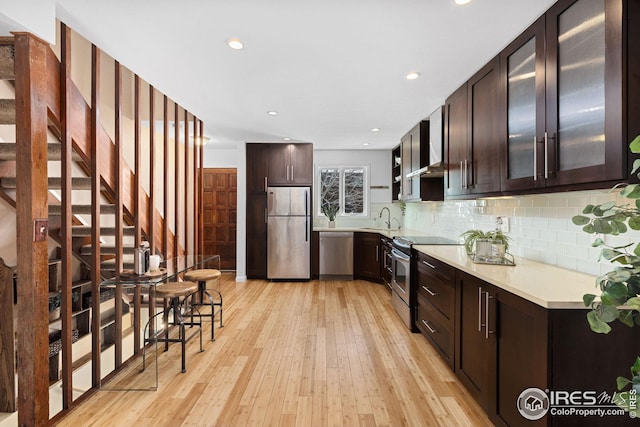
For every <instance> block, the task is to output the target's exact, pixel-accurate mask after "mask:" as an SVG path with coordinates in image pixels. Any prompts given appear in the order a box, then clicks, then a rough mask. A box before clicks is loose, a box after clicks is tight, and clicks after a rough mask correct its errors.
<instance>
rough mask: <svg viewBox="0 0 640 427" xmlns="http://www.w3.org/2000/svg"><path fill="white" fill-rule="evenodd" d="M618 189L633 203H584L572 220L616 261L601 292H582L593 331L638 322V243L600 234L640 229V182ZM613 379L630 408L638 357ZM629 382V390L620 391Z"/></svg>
mask: <svg viewBox="0 0 640 427" xmlns="http://www.w3.org/2000/svg"><path fill="white" fill-rule="evenodd" d="M629 148H630V150H631V152H632V153H634V154H640V136H637V137H636V138H635V139H634V140H633V141H632V142H631V144H630V145H629ZM639 170H640V159H636V160H635V161H634V162H633V169H632V170H631V174H632V175H633V174H636V176H638V178H640V173H639V172H638V171H639ZM619 188H622V190H621V191H620V196H621V197H624V198H627V199H630V200H633V201H634V202H633V203H632V204H624V205H622V204H621V205H618V204H616V202H615V201H610V202H607V203H603V204H600V205H587V206H585V207H584V209H583V211H582V215H576V216H574V217H573V218H572V221H573V223H574V224H575V225H578V226H582V230H583V231H584V232H585V233H589V234H595V235H596V238H595V240H594V241H593V243H592V246H593V247H599V248H601V251H600V257H599V259H598V260H602V259H605V260H607V261H610V262H611V263H614V264H619V266H616V267H615V268H614V269H613V270H611V271H609V272H607V273H605V274H604V275H602V276H600V277H598V278H597V279H596V287H597V288H599V289H600V295H595V294H585V295H584V296H583V297H582V299H583V301H584V305H585V306H586V307H589V308H591V311H590V312H589V313H588V314H587V321H588V322H589V326H590V327H591V330H592V331H594V332H596V333H600V334H608V333H609V332H611V326H609V323H611V322H614V321H615V320H619V321H620V322H622V323H623V324H624V325H627V326H629V327H633V326H634V325H640V242H636V243H629V244H627V245H623V246H610V245H607V244H606V243H605V241H604V240H603V239H602V238H601V237H600V235H607V234H609V235H612V236H617V235H619V234H622V233H626V232H627V231H628V229H629V228H630V229H632V230H640V184H629V185H625V184H618V185H616V186H614V187H613V188H612V189H611V191H612V192H613V191H616V190H618V189H619ZM632 247H633V248H632ZM629 249H631V252H630V251H629ZM598 297H599V298H598ZM616 382H617V386H618V390H619V391H620V392H618V393H616V394H615V396H614V401H615V403H616V404H617V405H618V406H619V407H621V408H624V409H625V410H626V411H629V397H630V394H631V393H632V392H633V394H635V393H639V392H640V357H636V360H635V362H634V364H633V365H632V366H631V379H627V378H624V377H618V378H617V380H616ZM629 385H631V390H632V391H622V390H624V389H625V388H626V387H627V386H629Z"/></svg>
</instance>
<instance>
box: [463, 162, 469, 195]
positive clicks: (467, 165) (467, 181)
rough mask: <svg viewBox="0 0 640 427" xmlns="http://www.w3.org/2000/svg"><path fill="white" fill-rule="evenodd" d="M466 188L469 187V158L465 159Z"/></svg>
mask: <svg viewBox="0 0 640 427" xmlns="http://www.w3.org/2000/svg"><path fill="white" fill-rule="evenodd" d="M464 185H465V187H464V188H469V160H468V159H464Z"/></svg>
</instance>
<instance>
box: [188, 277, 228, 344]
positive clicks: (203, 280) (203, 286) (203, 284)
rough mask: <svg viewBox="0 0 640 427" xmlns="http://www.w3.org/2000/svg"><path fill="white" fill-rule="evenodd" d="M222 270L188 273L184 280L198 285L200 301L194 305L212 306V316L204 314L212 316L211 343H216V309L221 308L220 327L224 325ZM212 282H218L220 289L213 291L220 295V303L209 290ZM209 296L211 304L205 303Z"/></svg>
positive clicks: (207, 314) (205, 314)
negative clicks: (205, 297) (208, 284)
mask: <svg viewBox="0 0 640 427" xmlns="http://www.w3.org/2000/svg"><path fill="white" fill-rule="evenodd" d="M221 275H222V274H221V273H220V270H216V269H212V268H202V269H199V270H192V271H187V272H186V273H185V274H184V280H189V281H192V282H197V283H198V291H197V292H196V294H195V295H198V297H199V298H198V301H197V302H192V305H195V306H202V305H211V314H209V313H204V314H202V316H210V317H211V341H215V327H214V318H215V316H216V314H217V312H216V307H219V310H218V311H219V312H220V327H221V328H222V327H223V324H222V294H221V293H220V276H221ZM211 280H216V281H217V283H218V289H213V291H215V292H217V293H218V298H219V300H218V301H214V299H213V297H212V296H211V294H210V293H209V291H208V290H207V283H208V282H209V281H211ZM195 295H194V296H195ZM205 295H206V296H207V298H208V299H209V303H205V302H204V296H205Z"/></svg>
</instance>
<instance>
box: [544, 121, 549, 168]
mask: <svg viewBox="0 0 640 427" xmlns="http://www.w3.org/2000/svg"><path fill="white" fill-rule="evenodd" d="M547 178H549V137H548V135H547V132H545V133H544V179H547Z"/></svg>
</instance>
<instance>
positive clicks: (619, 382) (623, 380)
mask: <svg viewBox="0 0 640 427" xmlns="http://www.w3.org/2000/svg"><path fill="white" fill-rule="evenodd" d="M629 384H631V380H629V379H627V378H625V377H618V378H616V385H617V386H618V390H624V388H625V387H626V386H628V385H629Z"/></svg>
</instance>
